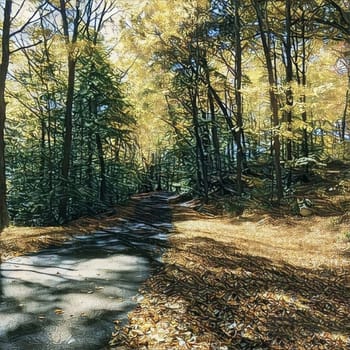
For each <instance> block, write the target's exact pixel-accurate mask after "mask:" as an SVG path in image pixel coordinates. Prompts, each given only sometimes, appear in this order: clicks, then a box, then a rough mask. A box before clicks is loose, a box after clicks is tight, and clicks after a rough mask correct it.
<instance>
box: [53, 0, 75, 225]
mask: <svg viewBox="0 0 350 350" xmlns="http://www.w3.org/2000/svg"><path fill="white" fill-rule="evenodd" d="M79 7H80V1H77V2H76V8H75V18H74V22H73V34H72V38H71V39H70V37H69V28H70V25H69V21H68V18H67V12H66V11H67V10H66V3H65V0H60V12H61V17H62V23H63V32H64V36H65V41H66V46H67V60H68V81H67V95H66V110H65V116H64V141H63V160H62V167H61V178H62V185H61V188H62V193H61V198H60V203H59V207H58V215H59V218H60V221H61V222H66V221H67V219H68V202H69V186H68V183H69V172H70V162H71V153H72V139H73V130H72V129H73V102H74V84H75V68H76V61H77V58H76V51H75V48H74V44H75V43H76V42H77V38H78V26H79V20H80V10H79Z"/></svg>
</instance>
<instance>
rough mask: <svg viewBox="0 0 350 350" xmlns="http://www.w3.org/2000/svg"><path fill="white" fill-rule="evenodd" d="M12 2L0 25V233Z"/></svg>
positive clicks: (4, 191) (3, 211) (3, 215)
mask: <svg viewBox="0 0 350 350" xmlns="http://www.w3.org/2000/svg"><path fill="white" fill-rule="evenodd" d="M11 10H12V1H11V0H6V3H5V9H4V18H3V25H2V47H1V55H2V56H1V66H0V232H1V231H2V230H3V229H4V228H5V227H7V226H8V224H9V215H8V210H7V202H6V199H7V187H6V167H5V120H6V101H5V87H6V77H7V72H8V66H9V61H10V48H9V46H10V25H11Z"/></svg>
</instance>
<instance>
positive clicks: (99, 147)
mask: <svg viewBox="0 0 350 350" xmlns="http://www.w3.org/2000/svg"><path fill="white" fill-rule="evenodd" d="M96 147H97V152H98V161H99V164H100V200H101V201H102V202H105V201H106V199H107V178H106V164H105V159H104V154H103V146H102V140H101V136H100V134H99V133H96Z"/></svg>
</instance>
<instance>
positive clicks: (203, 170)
mask: <svg viewBox="0 0 350 350" xmlns="http://www.w3.org/2000/svg"><path fill="white" fill-rule="evenodd" d="M196 90H197V88H195V91H192V93H191V107H192V125H193V130H194V135H195V140H196V149H197V152H196V153H197V156H198V163H199V166H200V167H199V169H198V170H199V172H198V175H199V174H200V177H201V179H198V180H199V185H200V186H201V185H203V189H204V198H205V200H206V201H207V200H208V192H209V190H208V173H207V163H206V160H205V154H204V149H203V144H202V139H201V136H200V132H199V120H198V106H197V98H198V95H197V91H196Z"/></svg>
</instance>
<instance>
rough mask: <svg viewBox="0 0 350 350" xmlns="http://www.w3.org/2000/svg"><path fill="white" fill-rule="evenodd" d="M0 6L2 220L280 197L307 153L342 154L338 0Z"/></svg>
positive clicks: (345, 116)
mask: <svg viewBox="0 0 350 350" xmlns="http://www.w3.org/2000/svg"><path fill="white" fill-rule="evenodd" d="M4 5H5V6H4V7H3V11H4V16H3V23H2V25H3V28H2V56H1V59H2V62H1V69H0V229H2V228H4V227H5V226H6V225H8V223H9V217H8V212H9V214H10V218H11V220H13V221H14V222H16V223H20V224H22V223H28V222H30V223H32V224H47V223H50V224H52V223H53V224H57V223H62V222H66V221H67V220H70V219H72V218H75V217H78V216H80V215H86V214H92V213H96V212H98V211H100V210H103V209H104V208H106V207H107V206H109V205H111V204H113V203H115V202H116V201H119V200H122V199H124V198H126V197H127V196H128V194H129V193H131V192H134V191H142V190H156V189H169V190H179V189H181V190H188V191H192V192H193V193H194V194H197V195H200V196H202V197H204V198H206V199H209V197H210V195H211V193H217V194H220V195H221V194H225V193H229V194H231V195H232V196H233V198H235V199H237V201H239V200H240V198H241V197H242V196H260V195H262V196H264V198H267V199H268V200H269V201H272V202H280V201H282V200H283V197H284V195H285V193H286V191H290V190H293V186H294V183H295V181H296V178H297V175H300V174H302V175H305V176H307V175H308V171H309V170H310V165H311V164H312V162H314V161H316V160H328V159H332V158H339V159H345V158H346V157H347V151H348V150H349V149H350V147H349V146H348V145H349V137H350V135H349V126H348V123H349V113H350V112H349V111H350V97H349V95H350V93H349V89H350V87H349V84H350V68H349V67H350V65H349V52H350V51H349V50H350V49H349V45H350V43H349V28H350V27H349V23H350V21H349V8H348V5H347V3H346V2H342V1H331V0H324V1H308V2H306V1H302V0H298V1H290V0H284V1H278V2H276V1H270V0H267V1H256V0H251V1H241V0H211V1H207V0H199V1H196V2H193V1H189V0H183V1H175V0H174V1H173V0H169V1H167V2H164V1H158V0H151V1H145V2H141V3H140V4H138V6H134V5H133V4H131V3H129V2H124V1H118V2H117V1H113V0H80V1H63V0H59V1H49V0H42V1H27V2H20V3H17V2H16V4H15V5H14V9H15V10H13V13H15V15H14V16H12V17H15V18H16V20H14V19H11V6H12V5H13V4H12V1H5V3H4ZM122 6H124V15H125V16H126V17H125V21H124V23H123V24H121V25H119V23H121V22H120V19H121V17H120V16H121V13H120V11H121V10H122ZM28 7H30V10H28ZM20 13H24V14H25V15H26V16H23V18H20V17H21V16H19V14H20ZM116 14H118V17H116ZM25 17H27V18H25ZM117 23H118V24H117ZM10 26H12V29H11V28H10ZM117 26H118V31H116V30H115V29H116V27H117ZM10 29H11V30H10ZM112 30H113V32H112ZM21 33H24V34H25V35H21ZM107 39H108V40H107ZM10 54H11V60H10ZM5 143H6V150H5ZM5 161H6V167H5ZM6 177H7V179H6ZM252 179H253V180H252ZM252 183H253V185H252ZM6 186H7V188H6ZM248 188H250V189H249V190H248ZM247 192H249V193H247ZM6 197H7V198H6ZM7 207H8V208H7Z"/></svg>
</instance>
